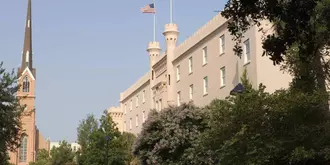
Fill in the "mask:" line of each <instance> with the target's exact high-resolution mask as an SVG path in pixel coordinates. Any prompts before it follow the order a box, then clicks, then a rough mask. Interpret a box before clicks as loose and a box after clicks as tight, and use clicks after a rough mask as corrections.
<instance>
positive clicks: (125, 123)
mask: <svg viewBox="0 0 330 165" xmlns="http://www.w3.org/2000/svg"><path fill="white" fill-rule="evenodd" d="M126 124H127V123H126V121H124V131H126V129H127V128H126Z"/></svg>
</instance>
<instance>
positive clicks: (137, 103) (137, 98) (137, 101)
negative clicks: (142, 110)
mask: <svg viewBox="0 0 330 165" xmlns="http://www.w3.org/2000/svg"><path fill="white" fill-rule="evenodd" d="M135 105H136V107H139V96H138V95H137V96H136V98H135Z"/></svg>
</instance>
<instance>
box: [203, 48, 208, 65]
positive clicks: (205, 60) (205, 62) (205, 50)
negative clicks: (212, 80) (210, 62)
mask: <svg viewBox="0 0 330 165" xmlns="http://www.w3.org/2000/svg"><path fill="white" fill-rule="evenodd" d="M205 64H207V47H204V48H203V65H205Z"/></svg>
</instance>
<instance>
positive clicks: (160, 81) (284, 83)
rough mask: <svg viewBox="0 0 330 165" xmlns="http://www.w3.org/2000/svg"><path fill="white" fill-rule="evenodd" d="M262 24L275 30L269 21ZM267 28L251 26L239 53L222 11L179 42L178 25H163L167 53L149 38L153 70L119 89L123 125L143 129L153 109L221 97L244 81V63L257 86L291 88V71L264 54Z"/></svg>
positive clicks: (201, 103)
mask: <svg viewBox="0 0 330 165" xmlns="http://www.w3.org/2000/svg"><path fill="white" fill-rule="evenodd" d="M262 26H264V29H268V30H270V31H271V29H270V25H268V24H267V22H263V24H262ZM265 32H266V31H259V28H258V27H252V28H250V29H249V30H248V31H247V32H246V33H245V35H244V36H245V37H244V40H243V41H242V48H243V55H242V58H239V57H237V56H236V55H234V52H233V47H234V44H235V41H233V40H232V36H231V35H230V33H229V32H228V30H227V20H226V19H224V18H223V17H222V16H221V15H220V14H218V15H216V16H215V17H214V18H213V19H212V20H210V21H209V22H208V23H207V24H206V25H204V26H203V27H202V28H200V29H199V30H198V31H196V32H195V33H194V34H193V35H192V36H191V37H189V38H188V39H186V40H185V41H184V42H183V43H181V44H180V45H178V46H177V43H176V42H177V38H178V36H179V31H178V26H177V25H176V24H167V25H165V31H164V33H163V34H164V36H165V41H166V48H165V51H164V53H160V46H159V43H158V42H150V43H149V45H148V48H147V51H148V53H149V56H150V70H149V72H148V73H146V74H145V75H144V76H143V77H142V78H141V79H140V80H138V81H137V82H136V83H135V84H133V85H132V86H131V87H130V88H128V89H127V90H126V91H124V92H122V93H121V94H120V108H121V109H122V112H124V116H123V130H124V131H127V132H131V133H134V134H137V133H139V132H140V130H141V126H142V123H143V122H144V121H145V119H146V118H147V115H148V113H149V111H150V109H157V110H161V109H163V108H165V107H167V106H168V105H180V104H181V103H183V102H193V103H194V104H195V105H197V106H204V105H207V104H209V103H210V102H211V101H212V100H213V99H215V98H222V99H223V98H225V97H226V96H228V95H229V93H230V91H231V90H232V89H233V88H234V87H235V86H236V85H237V84H238V83H239V82H240V77H241V76H242V73H243V71H244V70H245V69H246V70H247V74H248V77H249V79H250V81H251V83H252V85H253V86H254V87H257V86H258V84H260V83H263V84H264V85H266V86H267V91H268V92H273V91H275V90H276V89H280V88H287V87H288V85H289V82H290V81H291V80H292V78H291V76H290V75H288V74H286V73H283V72H282V71H280V68H279V67H278V66H273V65H272V61H271V60H269V59H268V58H267V57H262V53H263V49H262V39H263V36H264V33H265Z"/></svg>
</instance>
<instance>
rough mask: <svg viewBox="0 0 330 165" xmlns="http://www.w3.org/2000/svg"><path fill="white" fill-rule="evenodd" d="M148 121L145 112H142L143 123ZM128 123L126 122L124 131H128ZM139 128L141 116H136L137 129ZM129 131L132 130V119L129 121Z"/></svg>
mask: <svg viewBox="0 0 330 165" xmlns="http://www.w3.org/2000/svg"><path fill="white" fill-rule="evenodd" d="M145 121H146V117H145V111H143V112H142V123H144V122H145ZM126 124H127V123H126V121H124V131H126V129H127V125H126ZM138 126H139V115H136V116H135V127H138ZM129 130H132V118H130V119H129Z"/></svg>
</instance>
